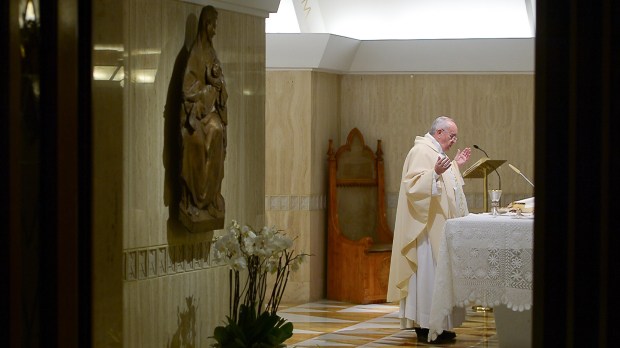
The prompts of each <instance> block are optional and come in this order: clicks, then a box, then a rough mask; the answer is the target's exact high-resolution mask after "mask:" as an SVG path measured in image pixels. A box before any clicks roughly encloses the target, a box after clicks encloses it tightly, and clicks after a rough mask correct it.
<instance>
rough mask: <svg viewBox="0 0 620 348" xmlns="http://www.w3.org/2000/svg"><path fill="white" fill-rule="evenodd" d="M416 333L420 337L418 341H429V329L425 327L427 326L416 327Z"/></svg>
mask: <svg viewBox="0 0 620 348" xmlns="http://www.w3.org/2000/svg"><path fill="white" fill-rule="evenodd" d="M415 335H416V336H417V337H418V342H427V341H428V329H425V328H422V327H416V328H415ZM427 343H428V342H427Z"/></svg>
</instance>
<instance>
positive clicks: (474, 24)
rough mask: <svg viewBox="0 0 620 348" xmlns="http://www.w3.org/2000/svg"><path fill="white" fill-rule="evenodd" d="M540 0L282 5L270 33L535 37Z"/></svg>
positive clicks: (296, 1)
mask: <svg viewBox="0 0 620 348" xmlns="http://www.w3.org/2000/svg"><path fill="white" fill-rule="evenodd" d="M535 7H536V0H381V1H380V0H280V5H279V7H278V12H277V13H272V14H270V16H269V18H268V19H267V20H266V32H267V33H268V34H269V33H328V34H334V35H339V36H344V37H348V38H352V39H357V40H394V39H405V40H411V39H466V38H532V37H534V34H535Z"/></svg>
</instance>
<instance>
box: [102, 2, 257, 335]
mask: <svg viewBox="0 0 620 348" xmlns="http://www.w3.org/2000/svg"><path fill="white" fill-rule="evenodd" d="M201 7H202V5H197V4H193V3H189V2H186V1H169V0H131V1H115V0H105V1H101V2H96V3H94V4H93V42H94V51H93V65H94V67H93V69H94V72H93V74H94V80H93V98H94V100H93V119H94V121H93V127H94V131H93V134H94V144H95V145H94V163H93V171H94V178H95V179H94V200H95V202H94V205H95V208H94V210H95V212H94V221H95V222H94V226H93V230H94V233H93V235H94V237H93V245H94V247H93V259H94V262H93V263H94V265H93V267H94V268H95V270H94V272H93V274H94V277H95V279H94V283H93V284H94V286H93V288H94V289H93V291H94V303H93V313H94V317H95V318H94V326H93V330H94V335H93V336H94V341H95V342H94V343H95V346H98V345H105V346H123V347H161V346H168V347H180V346H196V347H201V346H207V345H208V343H209V340H208V336H210V335H211V334H212V333H213V329H214V327H215V326H216V325H219V324H221V323H222V321H223V320H224V319H225V315H227V314H228V307H227V304H228V289H227V285H228V269H227V267H225V266H223V265H221V264H217V263H215V262H214V261H213V259H212V255H211V254H212V251H211V249H210V246H211V240H212V238H213V237H214V236H217V235H218V234H220V233H221V232H222V231H211V232H201V233H189V232H188V231H187V230H186V229H185V228H184V227H183V226H182V225H180V224H179V223H178V221H177V220H176V219H174V218H171V217H174V216H175V211H176V204H174V200H173V199H170V197H171V196H170V190H168V188H169V187H167V186H166V184H167V183H168V182H169V181H168V180H169V178H170V177H169V174H170V172H171V171H170V163H171V161H174V160H178V154H174V153H166V151H165V150H166V149H170V146H171V143H173V142H174V141H175V140H176V139H175V136H176V133H174V132H170V130H171V129H173V128H174V127H173V126H174V125H175V120H174V119H173V117H176V115H177V113H176V112H175V111H174V109H175V107H177V106H176V105H175V104H174V103H173V101H174V100H176V99H175V98H178V92H179V91H178V88H179V87H180V85H179V78H181V79H182V74H183V71H182V70H183V69H178V66H179V64H180V62H181V61H183V59H184V57H185V56H186V55H187V49H188V48H189V44H190V43H191V41H192V40H193V37H194V35H195V34H196V30H197V23H198V16H199V13H200V10H201ZM218 12H219V17H218V22H217V33H216V36H215V38H214V46H215V49H216V52H217V54H218V58H219V59H220V61H221V63H222V69H223V74H224V76H225V80H226V84H227V90H228V94H229V97H228V119H229V123H228V128H227V133H228V142H227V154H226V160H225V174H224V181H223V183H222V186H223V187H222V193H223V195H224V197H225V199H226V217H225V221H226V222H225V223H226V225H228V223H229V222H230V220H232V219H236V220H239V221H240V222H243V223H248V224H252V225H254V226H260V225H262V224H264V223H265V216H264V214H265V206H264V204H265V199H264V197H265V191H264V185H263V183H264V181H265V152H264V149H265V132H264V129H265V117H264V110H265V108H264V105H265V34H264V33H265V29H264V25H265V22H264V18H263V17H260V16H255V15H248V14H241V13H237V12H234V11H230V10H221V9H218ZM110 66H111V67H112V68H111V69H106V67H110ZM109 70H112V71H113V72H112V73H110V74H108V75H106V71H109ZM256 183H260V184H258V185H257V184H256Z"/></svg>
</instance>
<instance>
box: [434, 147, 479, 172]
mask: <svg viewBox="0 0 620 348" xmlns="http://www.w3.org/2000/svg"><path fill="white" fill-rule="evenodd" d="M469 156H471V149H470V148H469V147H466V148H465V149H463V151H461V150H460V149H458V150H456V156H454V160H455V161H456V164H458V165H459V166H461V165H462V164H463V163H465V162H467V161H468V160H469ZM451 164H452V160H451V159H450V158H449V157H448V156H443V157H442V156H439V157H438V158H437V162H435V173H437V175H441V174H443V173H444V172H445V171H446V170H448V168H450V165H451Z"/></svg>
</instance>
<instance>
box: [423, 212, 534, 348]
mask: <svg viewBox="0 0 620 348" xmlns="http://www.w3.org/2000/svg"><path fill="white" fill-rule="evenodd" d="M533 229H534V216H533V214H524V215H516V214H512V213H506V214H503V215H499V216H493V215H490V214H488V213H485V214H469V215H467V216H465V217H462V218H456V219H450V220H448V221H447V223H446V227H445V233H444V239H443V240H442V242H441V246H440V251H439V257H438V258H437V270H436V274H435V292H434V295H433V302H432V306H431V315H430V328H429V330H430V331H429V338H434V337H436V335H438V334H439V333H440V332H441V327H442V322H443V321H444V319H445V317H446V315H448V314H449V313H450V312H451V311H452V308H454V307H456V306H458V307H463V308H464V307H466V306H474V305H480V306H484V307H492V308H493V309H494V314H495V322H496V328H497V335H498V340H499V343H500V346H501V347H529V346H531V308H532V284H533V278H534V277H533Z"/></svg>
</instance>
